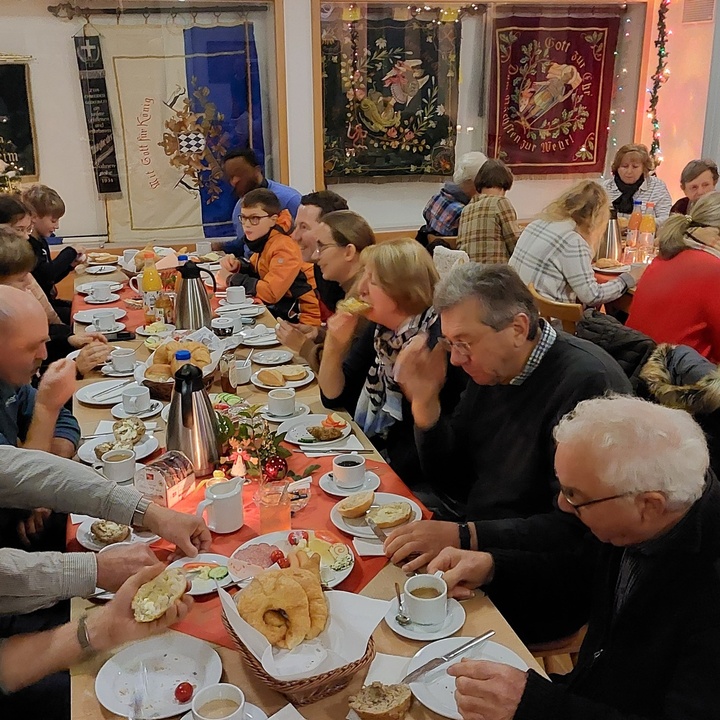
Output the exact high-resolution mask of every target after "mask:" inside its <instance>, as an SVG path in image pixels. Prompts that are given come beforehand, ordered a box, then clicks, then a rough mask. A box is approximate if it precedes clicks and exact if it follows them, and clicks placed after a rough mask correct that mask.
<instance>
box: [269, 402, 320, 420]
mask: <svg viewBox="0 0 720 720" xmlns="http://www.w3.org/2000/svg"><path fill="white" fill-rule="evenodd" d="M309 413H310V408H309V407H308V406H307V405H306V404H305V403H301V402H296V403H295V412H294V413H293V414H292V415H271V414H270V412H269V411H268V406H267V405H263V406H262V407H261V408H260V417H263V418H265V419H266V420H267V421H268V422H271V423H284V422H287V421H288V420H294V419H296V418H300V417H303V415H308V414H309Z"/></svg>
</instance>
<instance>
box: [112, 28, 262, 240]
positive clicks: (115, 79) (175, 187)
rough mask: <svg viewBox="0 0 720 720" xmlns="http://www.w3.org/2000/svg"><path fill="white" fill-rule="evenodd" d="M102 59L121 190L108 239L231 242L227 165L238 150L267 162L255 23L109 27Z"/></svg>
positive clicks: (230, 208) (229, 191)
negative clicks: (245, 149) (220, 238)
mask: <svg viewBox="0 0 720 720" xmlns="http://www.w3.org/2000/svg"><path fill="white" fill-rule="evenodd" d="M103 52H104V54H105V57H106V58H107V60H106V64H107V65H108V72H107V83H108V90H109V93H110V98H111V105H112V112H113V124H114V126H115V128H116V137H117V140H118V142H117V145H118V164H119V167H120V178H121V185H122V196H121V198H119V199H113V200H109V201H108V217H109V233H110V238H111V240H113V241H146V240H147V241H150V240H152V241H158V240H165V241H173V240H179V241H182V240H194V239H197V238H203V237H218V236H226V235H233V234H234V233H233V228H232V223H231V215H232V209H233V206H234V204H235V198H234V197H233V193H232V188H231V187H230V186H229V185H228V183H227V182H226V181H225V180H224V177H223V172H222V163H223V158H224V157H225V154H226V153H227V151H228V150H229V149H230V148H233V147H237V146H239V147H252V148H254V149H255V151H256V152H257V153H258V155H259V156H260V159H261V160H262V158H263V156H264V142H263V123H262V108H261V101H260V73H259V68H258V59H257V51H256V48H255V40H254V35H253V26H252V23H249V22H248V23H242V24H239V25H233V26H225V25H223V26H219V27H191V28H187V29H183V28H181V27H179V26H175V25H163V26H161V25H139V26H127V25H119V26H117V27H112V26H110V27H106V28H103ZM110 64H111V67H110ZM117 129H119V131H117Z"/></svg>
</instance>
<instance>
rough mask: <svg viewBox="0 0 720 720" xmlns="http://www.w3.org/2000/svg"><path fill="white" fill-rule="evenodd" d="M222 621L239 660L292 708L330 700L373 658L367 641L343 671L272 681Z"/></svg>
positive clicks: (371, 640) (373, 653)
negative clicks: (360, 651) (362, 649)
mask: <svg viewBox="0 0 720 720" xmlns="http://www.w3.org/2000/svg"><path fill="white" fill-rule="evenodd" d="M222 621H223V625H224V626H225V629H226V630H227V631H228V633H229V634H230V637H231V638H232V639H233V640H234V641H235V645H236V647H237V649H238V652H239V653H240V655H241V657H242V658H243V660H245V662H246V663H247V665H248V666H249V668H250V669H251V670H252V671H253V673H254V674H255V675H256V676H257V677H258V678H260V680H262V681H263V682H264V683H265V684H266V685H267V686H268V687H269V688H271V689H272V690H276V691H277V692H279V693H280V694H281V695H284V696H285V697H286V698H287V699H288V700H289V701H290V702H291V703H293V704H294V705H309V704H310V703H314V702H317V701H318V700H322V699H323V698H326V697H330V695H334V694H335V693H336V692H339V691H340V690H342V689H343V688H344V687H345V686H346V685H347V684H348V683H349V682H350V680H352V678H353V676H354V675H355V673H357V672H359V671H360V670H362V669H363V668H365V667H367V666H368V665H369V664H370V663H371V662H372V661H373V658H374V657H375V643H374V642H373V639H372V638H370V640H369V641H368V645H367V649H366V650H365V654H364V655H363V656H362V657H361V658H360V659H359V660H356V661H355V662H352V663H350V664H349V665H343V667H339V668H335V670H330V671H329V672H325V673H322V674H321V675H314V676H313V677H309V678H304V679H302V680H290V681H283V680H276V679H275V678H274V677H272V676H271V675H268V674H267V672H265V668H263V666H262V664H261V663H260V661H259V660H258V659H257V658H256V657H255V656H254V655H253V654H252V653H251V652H250V650H248V648H247V647H246V646H245V643H243V641H242V640H241V639H240V638H239V637H238V636H237V635H236V633H235V631H234V630H233V629H232V626H231V625H230V623H229V622H228V619H227V616H226V615H225V611H224V610H223V613H222Z"/></svg>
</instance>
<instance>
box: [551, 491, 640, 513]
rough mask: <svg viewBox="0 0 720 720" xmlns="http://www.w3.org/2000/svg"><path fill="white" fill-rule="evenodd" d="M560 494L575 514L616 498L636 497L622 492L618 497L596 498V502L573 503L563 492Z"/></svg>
mask: <svg viewBox="0 0 720 720" xmlns="http://www.w3.org/2000/svg"><path fill="white" fill-rule="evenodd" d="M560 492H561V493H562V496H563V497H564V498H565V502H566V503H567V504H568V505H569V506H570V507H571V508H572V509H573V510H575V512H577V511H578V510H580V508H584V507H590V505H599V504H600V503H604V502H607V501H608V500H617V499H618V498H623V497H629V496H630V495H637V493H634V492H624V493H620V494H619V495H609V496H608V497H604V498H598V499H597V500H587V501H585V502H581V503H576V502H573V501H572V500H571V499H570V498H569V497H568V496H567V494H566V493H565V491H564V490H561V491H560Z"/></svg>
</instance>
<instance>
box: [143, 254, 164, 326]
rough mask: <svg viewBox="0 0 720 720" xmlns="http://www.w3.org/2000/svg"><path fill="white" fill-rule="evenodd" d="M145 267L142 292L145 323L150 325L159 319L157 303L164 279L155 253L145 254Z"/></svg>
mask: <svg viewBox="0 0 720 720" xmlns="http://www.w3.org/2000/svg"><path fill="white" fill-rule="evenodd" d="M144 258H145V267H144V268H143V274H142V284H141V288H142V293H143V309H144V310H145V324H146V325H150V323H154V322H155V320H157V317H156V314H155V304H156V302H157V299H158V297H159V295H160V293H161V292H162V280H161V279H160V273H159V272H158V271H157V268H156V267H155V253H151V252H146V253H145V254H144Z"/></svg>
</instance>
